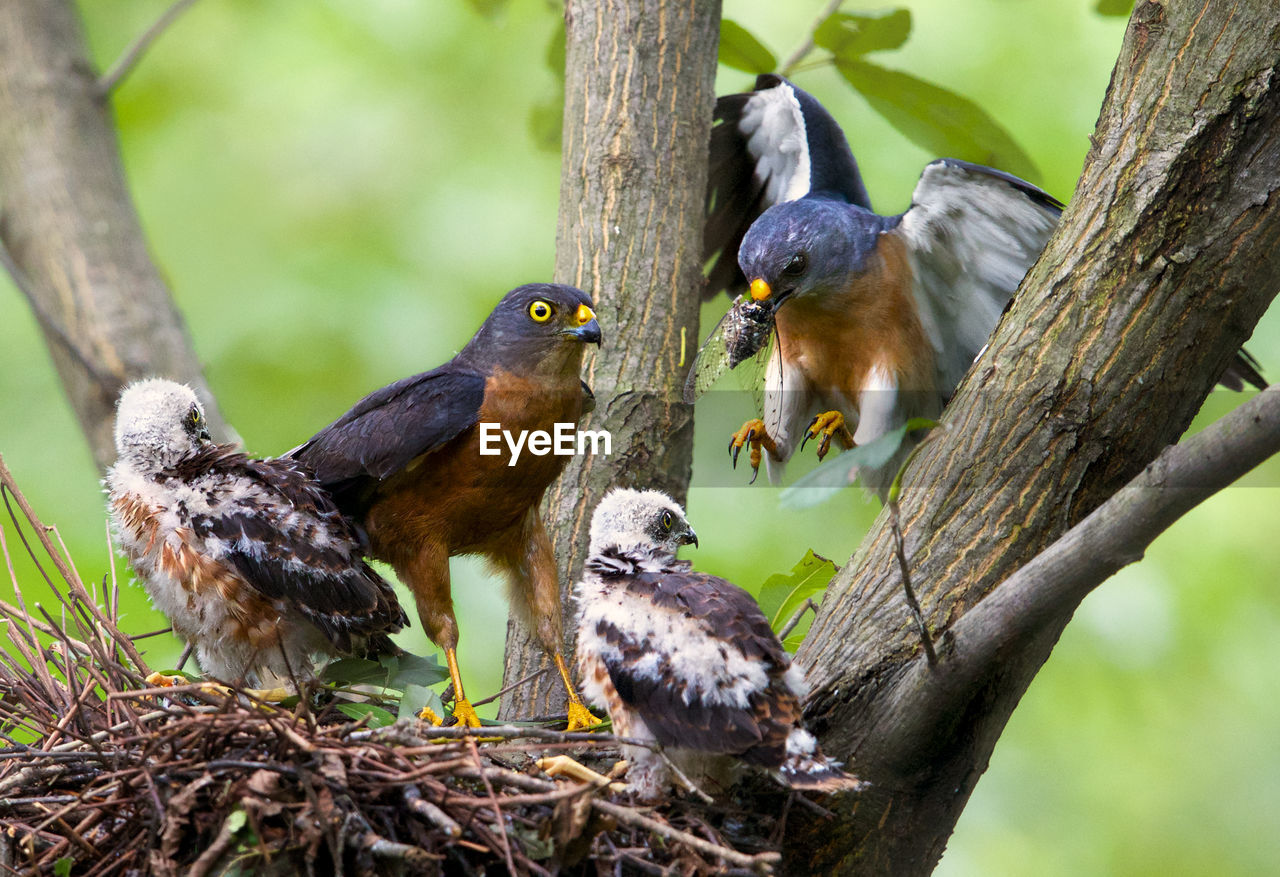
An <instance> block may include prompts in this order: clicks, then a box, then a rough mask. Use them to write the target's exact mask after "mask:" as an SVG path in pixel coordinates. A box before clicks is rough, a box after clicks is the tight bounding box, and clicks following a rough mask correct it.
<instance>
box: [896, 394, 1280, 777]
mask: <svg viewBox="0 0 1280 877" xmlns="http://www.w3.org/2000/svg"><path fill="white" fill-rule="evenodd" d="M1276 453H1280V387H1272V388H1271V389H1268V390H1267V391H1265V392H1263V393H1260V394H1259V395H1258V396H1257V397H1256V398H1254V399H1251V400H1249V401H1248V402H1246V403H1245V404H1243V405H1241V406H1240V407H1239V408H1237V409H1236V410H1235V411H1233V412H1231V413H1230V414H1228V415H1227V416H1226V417H1224V418H1222V419H1221V420H1219V421H1217V422H1216V423H1214V424H1213V425H1211V426H1209V427H1208V428H1206V429H1205V430H1203V431H1202V432H1199V433H1197V434H1196V435H1194V436H1191V437H1190V438H1187V439H1186V440H1184V441H1183V442H1181V443H1179V444H1177V445H1173V446H1171V447H1169V448H1167V449H1166V450H1165V451H1164V453H1162V454H1161V455H1160V456H1159V457H1158V458H1156V460H1154V461H1153V462H1152V463H1151V464H1150V465H1149V466H1147V468H1146V469H1144V470H1143V472H1142V474H1140V475H1139V476H1138V477H1137V478H1135V479H1133V481H1131V482H1130V483H1129V484H1128V485H1127V486H1125V487H1124V488H1122V489H1120V490H1119V491H1117V492H1116V494H1115V495H1114V496H1112V497H1111V498H1110V499H1108V500H1107V501H1106V502H1104V503H1103V504H1102V505H1100V506H1099V507H1098V508H1096V509H1094V510H1093V512H1091V513H1090V514H1089V515H1088V517H1086V518H1085V519H1084V520H1083V521H1081V522H1080V523H1079V524H1077V525H1076V526H1074V527H1072V528H1071V529H1070V530H1068V531H1067V532H1066V533H1065V534H1064V535H1063V536H1061V537H1060V538H1059V539H1058V540H1057V541H1056V542H1054V543H1053V544H1052V545H1050V546H1049V547H1048V548H1046V549H1045V550H1044V551H1042V552H1041V553H1040V554H1039V555H1037V556H1036V558H1035V559H1034V560H1032V561H1031V562H1030V563H1028V564H1027V565H1026V566H1024V567H1022V568H1021V569H1019V570H1018V571H1017V572H1015V573H1014V574H1013V575H1012V576H1010V577H1009V578H1008V579H1006V580H1005V581H1004V582H1003V583H1001V584H1000V585H999V586H997V587H996V588H995V589H994V590H993V591H992V592H991V593H990V594H988V595H987V596H986V597H985V598H984V599H983V600H982V601H981V602H980V603H978V605H977V606H975V607H973V608H972V609H970V610H969V611H968V612H967V613H965V615H964V617H963V618H961V619H960V620H959V621H957V622H956V623H955V625H953V626H952V628H951V629H950V631H949V632H948V634H947V644H946V650H945V656H944V658H943V660H942V662H941V664H940V665H939V666H938V667H929V666H928V665H927V664H926V663H925V662H922V661H920V660H919V659H917V660H916V661H915V662H914V663H913V666H912V667H911V668H910V670H909V671H908V673H907V675H906V676H905V678H903V680H902V682H901V684H900V685H899V686H898V689H899V690H900V691H902V692H903V696H902V697H900V698H897V699H895V700H893V701H892V703H891V704H890V708H888V709H885V710H884V711H883V712H882V713H881V714H880V715H879V716H878V717H877V720H876V723H877V725H879V726H881V727H882V728H884V729H886V730H887V729H890V728H892V729H893V733H892V737H891V744H892V745H896V746H898V747H901V748H902V749H904V750H905V749H910V748H911V747H912V746H914V745H915V742H916V741H917V740H919V739H921V737H922V736H926V737H927V731H926V730H925V729H924V728H920V729H916V730H915V731H914V733H913V725H915V724H917V723H921V722H923V723H926V724H932V723H936V721H937V717H938V716H939V715H947V714H957V713H961V712H963V711H964V710H965V709H966V708H967V706H968V703H969V702H970V701H971V700H972V699H973V698H974V697H975V696H977V695H978V693H979V691H980V688H981V686H982V684H983V683H984V682H985V681H986V680H988V679H990V678H991V677H992V676H994V675H996V672H997V665H998V663H999V662H1000V661H1001V660H1004V659H1005V656H1007V655H1008V654H1009V653H1011V652H1017V651H1019V650H1020V649H1021V647H1022V646H1023V645H1024V644H1025V643H1026V642H1027V641H1029V640H1032V639H1034V638H1035V637H1037V636H1039V635H1041V634H1042V633H1043V632H1044V630H1045V629H1046V627H1048V626H1051V625H1053V624H1054V623H1055V622H1056V621H1057V620H1058V619H1060V618H1062V617H1063V616H1069V615H1070V614H1071V613H1073V612H1074V611H1075V610H1076V607H1077V606H1079V604H1080V601H1081V600H1083V599H1084V598H1085V597H1086V596H1087V595H1088V594H1089V592H1090V591H1092V590H1093V589H1094V588H1096V587H1097V586H1098V585H1100V584H1102V583H1103V582H1104V581H1106V580H1107V579H1109V578H1110V577H1111V576H1112V575H1114V574H1115V573H1116V572H1117V571H1118V570H1120V569H1121V568H1123V567H1125V566H1127V565H1129V564H1131V563H1136V562H1137V561H1139V560H1141V559H1142V556H1143V554H1144V553H1145V552H1146V549H1147V547H1148V546H1150V545H1151V543H1152V542H1154V541H1155V539H1156V537H1157V536H1159V535H1160V534H1161V533H1163V532H1164V531H1165V530H1167V529H1168V528H1169V527H1170V526H1172V525H1173V523H1174V522H1175V521H1177V520H1178V519H1179V518H1181V517H1182V516H1183V515H1185V514H1187V512H1189V511H1191V510H1192V509H1193V508H1195V507H1196V506H1197V505H1199V504H1200V503H1202V502H1204V501H1205V500H1206V499H1208V498H1209V497H1210V496H1212V495H1213V494H1215V493H1217V492H1218V491H1220V490H1222V489H1223V488H1225V487H1227V486H1228V485H1230V484H1231V483H1232V482H1234V481H1235V480H1237V479H1238V478H1240V477H1241V476H1243V475H1244V474H1245V473H1247V472H1249V471H1250V470H1251V469H1253V468H1255V467H1256V466H1258V465H1260V464H1261V463H1262V462H1263V461H1265V460H1266V459H1268V458H1269V457H1271V456H1272V455H1274V454H1276ZM880 757H881V758H882V759H884V760H888V761H891V762H893V761H898V762H902V761H910V760H912V757H911V756H910V755H908V754H906V753H905V752H900V753H899V754H898V755H897V756H895V755H893V754H891V753H889V752H888V751H886V750H885V749H883V748H882V749H881V750H880Z"/></svg>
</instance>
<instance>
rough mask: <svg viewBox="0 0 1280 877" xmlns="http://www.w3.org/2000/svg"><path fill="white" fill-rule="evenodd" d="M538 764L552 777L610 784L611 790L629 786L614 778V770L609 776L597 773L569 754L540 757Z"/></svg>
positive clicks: (596, 784) (587, 782)
mask: <svg viewBox="0 0 1280 877" xmlns="http://www.w3.org/2000/svg"><path fill="white" fill-rule="evenodd" d="M536 764H537V765H538V769H539V770H541V771H543V772H544V773H545V774H546V775H547V776H550V777H568V778H569V779H571V780H577V781H578V782H580V783H586V784H587V785H589V786H596V787H597V788H603V787H605V786H608V787H609V791H611V792H621V791H622V790H623V789H625V788H626V787H627V784H626V783H620V782H616V781H614V780H613V771H610V772H609V774H610V775H609V776H605V775H603V774H599V773H596V772H595V771H594V770H592V769H591V768H589V767H587V766H586V765H585V764H582V763H581V762H578V761H574V760H573V759H572V758H570V757H569V756H567V755H552V756H550V757H548V758H539V759H538V760H537V762H536Z"/></svg>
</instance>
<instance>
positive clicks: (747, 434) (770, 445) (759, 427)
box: [729, 417, 778, 484]
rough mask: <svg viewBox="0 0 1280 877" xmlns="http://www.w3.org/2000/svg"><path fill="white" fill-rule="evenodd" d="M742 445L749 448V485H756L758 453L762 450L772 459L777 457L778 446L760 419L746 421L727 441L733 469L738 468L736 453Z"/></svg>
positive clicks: (758, 466) (758, 462) (758, 472)
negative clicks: (771, 456)
mask: <svg viewBox="0 0 1280 877" xmlns="http://www.w3.org/2000/svg"><path fill="white" fill-rule="evenodd" d="M743 445H750V446H751V454H750V457H749V459H750V460H751V483H752V484H755V483H756V477H757V476H758V475H759V474H760V460H761V454H760V451H761V449H762V448H763V449H764V450H766V451H768V452H769V453H770V454H772V455H773V456H774V457H777V456H778V446H777V445H776V444H775V443H774V441H773V439H772V438H771V437H770V436H769V432H768V430H766V429H765V428H764V421H763V420H761V419H760V418H758V417H757V418H755V419H754V420H748V421H747V422H746V423H744V424H742V429H740V430H738V431H737V432H735V433H734V434H733V436H732V437H731V438H730V439H729V456H730V457H732V458H733V468H735V469H737V468H738V453H739V452H740V451H741V450H742V446H743Z"/></svg>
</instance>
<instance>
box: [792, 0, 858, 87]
mask: <svg viewBox="0 0 1280 877" xmlns="http://www.w3.org/2000/svg"><path fill="white" fill-rule="evenodd" d="M842 2H844V0H829V2H828V3H827V5H826V6H824V7H822V11H821V12H819V13H818V17H817V18H815V19H814V21H813V24H811V25H809V29H808V30H807V31H806V32H805V36H804V40H803V41H802V42H801V43H800V45H798V46H796V48H795V51H793V52H792V53H791V54H790V55H788V56H787V60H785V61H783V62H782V65H781V66H780V67H779V68H778V73H779V74H780V75H782V76H790V75H791V73H792V71H794V70H795V68H796V65H797V64H799V63H800V62H801V61H803V60H804V58H805V55H808V54H809V53H810V52H812V51H813V36H814V34H815V33H817V32H818V25H820V24H822V22H824V21H826V20H827V19H828V18H830V17H831V15H832V13H834V12H835V11H836V10H837V9H839V8H840V4H841V3H842Z"/></svg>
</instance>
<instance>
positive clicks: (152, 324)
mask: <svg viewBox="0 0 1280 877" xmlns="http://www.w3.org/2000/svg"><path fill="white" fill-rule="evenodd" d="M0 119H5V120H7V121H6V122H5V124H3V125H0V204H2V205H3V211H4V213H3V223H2V224H0V240H3V243H4V247H5V248H6V249H7V250H8V251H9V253H10V254H11V255H12V257H13V260H14V262H15V263H16V265H17V267H18V269H19V271H20V272H21V274H22V275H23V280H24V282H22V283H21V286H22V287H23V290H24V292H25V293H26V294H27V295H28V297H29V300H30V301H31V305H32V308H33V310H34V311H35V314H36V318H37V319H38V320H39V322H40V326H41V329H42V330H43V331H44V333H45V337H46V339H47V340H48V344H49V349H50V351H51V354H52V356H53V361H54V364H55V365H56V367H57V369H58V374H59V376H60V377H61V379H62V382H63V385H64V387H65V388H66V391H67V396H68V398H69V399H70V400H71V404H72V407H73V408H74V409H75V412H76V416H77V417H78V418H79V420H80V425H81V428H82V429H83V430H84V433H85V435H86V436H87V437H88V439H89V444H90V446H91V448H92V451H93V455H94V459H95V460H97V462H98V465H100V466H106V465H107V464H109V463H110V462H111V461H112V460H114V459H115V448H114V446H113V443H112V438H111V430H112V422H113V420H114V413H115V401H116V396H117V394H118V393H119V390H120V388H121V387H122V386H123V385H124V384H125V383H127V382H128V381H130V380H133V379H135V378H139V377H145V376H147V375H165V376H168V377H172V378H176V379H178V380H182V381H186V382H188V383H190V384H191V385H192V386H193V387H195V388H196V390H197V391H198V392H199V393H200V395H201V396H202V398H203V400H204V402H205V407H206V410H207V413H208V415H209V419H210V422H211V423H212V424H213V427H214V429H215V430H216V431H218V432H219V433H222V434H223V435H225V434H226V429H225V427H224V425H223V423H222V420H221V417H220V415H219V414H218V411H217V407H216V405H214V404H213V399H212V397H211V396H210V394H209V392H208V388H207V386H206V384H205V381H204V378H203V376H202V375H201V371H200V365H199V362H198V360H197V358H196V356H195V353H194V351H193V350H192V347H191V343H190V340H189V338H188V337H187V333H186V329H185V328H184V326H183V323H182V318H181V316H180V315H179V314H178V311H177V309H176V308H175V307H174V304H173V300H172V298H171V296H170V294H169V290H168V289H167V288H166V287H165V284H164V282H163V281H162V280H161V279H160V276H159V274H158V273H157V271H156V269H155V266H154V265H153V264H152V263H151V259H150V256H149V255H148V253H147V248H146V243H145V239H144V237H143V235H142V229H141V228H140V226H139V224H138V218H137V215H136V213H135V212H134V208H133V204H132V202H131V201H130V199H129V194H128V190H127V189H126V188H125V182H124V176H123V173H122V172H121V168H120V159H119V155H118V152H117V147H116V140H115V132H114V129H113V125H112V120H111V116H110V112H109V109H108V107H107V102H106V100H105V99H103V98H100V97H99V95H98V93H97V89H96V85H95V78H94V73H93V70H92V69H91V67H90V64H89V62H88V60H87V58H86V57H85V48H84V39H83V36H82V35H81V33H80V26H79V22H78V20H77V18H76V12H75V8H74V6H73V4H72V3H71V2H70V0H22V2H13V3H0ZM17 120H20V122H17Z"/></svg>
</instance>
